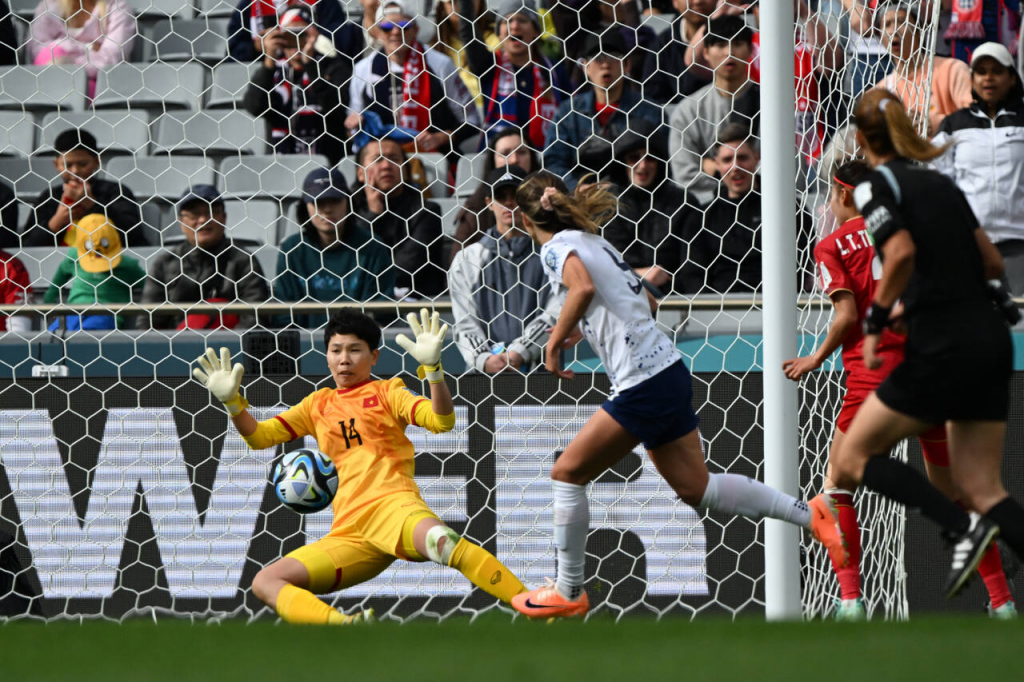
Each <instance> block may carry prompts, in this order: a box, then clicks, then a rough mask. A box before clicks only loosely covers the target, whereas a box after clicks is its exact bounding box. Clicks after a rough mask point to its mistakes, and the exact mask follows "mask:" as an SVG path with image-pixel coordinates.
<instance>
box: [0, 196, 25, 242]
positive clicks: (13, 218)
mask: <svg viewBox="0 0 1024 682" xmlns="http://www.w3.org/2000/svg"><path fill="white" fill-rule="evenodd" d="M18 233H19V229H18V200H17V199H16V198H15V196H14V188H12V187H11V186H10V185H9V184H7V183H6V182H4V181H3V180H0V249H6V248H15V249H16V248H18V247H20V246H21V238H20V237H19V236H18Z"/></svg>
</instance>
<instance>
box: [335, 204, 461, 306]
mask: <svg viewBox="0 0 1024 682" xmlns="http://www.w3.org/2000/svg"><path fill="white" fill-rule="evenodd" d="M384 201H385V206H386V210H385V211H384V213H381V214H380V215H376V214H375V213H373V212H372V211H371V210H370V209H369V207H368V206H367V203H366V194H365V189H364V187H363V186H362V185H360V186H357V187H355V188H353V190H352V209H353V212H354V213H355V217H356V218H358V219H359V220H360V221H362V222H361V223H359V224H361V225H362V226H363V227H364V228H365V229H366V230H368V231H369V232H370V234H372V235H373V236H374V237H375V238H376V239H377V241H379V242H382V243H383V244H385V245H387V246H389V247H391V255H392V258H393V259H394V262H395V292H394V296H395V298H398V299H401V298H404V297H405V296H408V295H410V294H411V295H412V296H414V297H416V298H424V297H433V296H437V295H439V294H441V293H444V291H445V289H446V287H447V282H448V279H447V273H446V270H447V267H446V263H445V259H444V252H445V248H444V247H445V241H447V240H446V239H445V237H444V230H443V229H442V226H441V208H440V207H439V206H438V205H437V204H436V203H434V202H433V201H424V200H423V195H422V194H421V193H420V192H419V191H418V190H417V189H414V188H412V187H405V188H404V189H403V190H402V192H401V193H399V194H395V193H394V192H392V193H391V194H389V195H388V196H387V197H385V199H384ZM381 293H382V294H384V295H386V296H391V295H392V292H390V291H384V292H381Z"/></svg>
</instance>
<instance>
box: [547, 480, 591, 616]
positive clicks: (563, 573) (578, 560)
mask: <svg viewBox="0 0 1024 682" xmlns="http://www.w3.org/2000/svg"><path fill="white" fill-rule="evenodd" d="M551 487H552V488H553V490H554V500H555V547H556V548H557V550H558V580H557V583H556V584H557V586H558V593H559V594H561V595H562V596H563V597H565V598H566V599H577V598H579V596H580V594H581V593H582V592H583V565H584V563H585V562H586V556H587V533H588V532H589V531H590V504H589V502H588V501H587V487H586V486H583V485H575V484H573V483H562V482H561V481H552V482H551Z"/></svg>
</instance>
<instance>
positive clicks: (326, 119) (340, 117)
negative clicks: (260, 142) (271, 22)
mask: <svg viewBox="0 0 1024 682" xmlns="http://www.w3.org/2000/svg"><path fill="white" fill-rule="evenodd" d="M312 21H313V16H312V14H311V13H310V11H309V8H308V7H304V6H303V7H294V8H292V9H289V10H287V11H286V12H285V13H284V14H283V15H282V16H281V23H280V25H279V26H278V27H277V28H274V29H271V30H270V32H268V33H267V34H266V35H265V36H264V37H263V48H264V50H265V52H264V56H263V61H262V62H260V67H259V68H257V69H256V71H255V73H253V75H252V82H251V83H250V84H249V87H248V88H246V91H245V97H244V100H243V103H244V106H245V108H246V110H247V111H248V112H249V113H250V114H252V115H253V116H256V117H262V118H264V119H265V120H266V123H267V139H268V140H270V144H271V145H272V146H273V147H274V150H275V151H276V152H277V153H279V154H309V153H313V154H323V155H324V156H326V157H327V159H328V160H329V161H330V163H331V165H335V164H337V163H338V162H339V161H340V160H341V158H342V157H343V156H344V155H345V139H346V136H345V134H344V132H343V130H344V123H345V116H346V113H347V112H346V108H347V106H346V105H347V102H348V88H349V79H350V78H351V77H352V60H351V59H349V58H348V57H345V56H344V55H341V54H339V53H338V51H337V50H335V49H334V45H333V44H332V43H331V41H330V40H329V39H328V38H327V37H326V36H323V35H320V33H319V31H317V29H316V28H315V27H314V26H313V24H312Z"/></svg>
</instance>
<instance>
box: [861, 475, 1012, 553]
mask: <svg viewBox="0 0 1024 682" xmlns="http://www.w3.org/2000/svg"><path fill="white" fill-rule="evenodd" d="M861 482H862V483H863V484H864V486H866V487H868V488H871V489H872V490H874V491H875V492H877V493H881V494H882V495H885V496H886V497H888V498H889V499H890V500H894V501H896V502H899V503H900V504H902V505H904V506H906V507H909V508H912V509H920V510H921V513H922V514H924V515H925V516H927V517H928V518H929V519H931V520H932V521H934V522H935V523H937V524H939V525H940V526H942V529H943V530H944V531H945V532H946V535H947V537H949V538H951V539H952V538H956V537H959V536H960V535H961V534H963V533H964V532H965V531H966V530H967V529H968V528H969V527H970V524H971V520H970V517H968V516H967V512H965V511H964V510H963V509H961V508H960V507H958V506H957V505H956V504H955V503H953V502H952V501H951V500H950V499H949V498H948V497H946V496H945V495H943V494H942V493H940V492H939V491H938V490H937V489H936V488H935V486H933V485H932V484H931V483H929V482H928V479H926V478H925V477H924V476H922V475H921V474H919V473H918V472H917V471H916V470H915V469H914V468H913V467H911V466H910V465H909V464H905V463H903V462H899V461H897V460H895V459H890V458H889V457H887V456H885V455H881V456H878V457H872V458H871V459H870V460H868V463H867V466H865V467H864V478H863V480H862V481H861ZM1011 546H1012V545H1011ZM1014 549H1016V548H1014Z"/></svg>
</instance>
